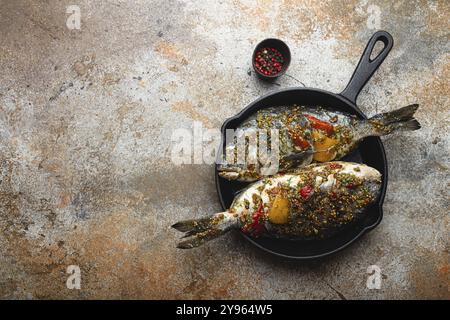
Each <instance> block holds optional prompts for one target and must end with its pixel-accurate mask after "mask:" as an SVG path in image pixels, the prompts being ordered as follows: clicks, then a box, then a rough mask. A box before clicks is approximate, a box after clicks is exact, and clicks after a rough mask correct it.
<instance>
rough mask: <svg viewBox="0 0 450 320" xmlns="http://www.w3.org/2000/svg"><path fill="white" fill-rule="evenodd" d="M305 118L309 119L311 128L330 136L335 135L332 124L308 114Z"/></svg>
mask: <svg viewBox="0 0 450 320" xmlns="http://www.w3.org/2000/svg"><path fill="white" fill-rule="evenodd" d="M305 117H306V118H308V120H309V121H310V122H311V127H313V128H314V129H318V130H322V131H325V132H326V133H327V135H328V136H330V135H332V134H333V132H334V127H333V125H332V124H330V123H328V122H326V121H322V120H319V119H317V118H316V117H314V116H311V115H308V114H307V115H305Z"/></svg>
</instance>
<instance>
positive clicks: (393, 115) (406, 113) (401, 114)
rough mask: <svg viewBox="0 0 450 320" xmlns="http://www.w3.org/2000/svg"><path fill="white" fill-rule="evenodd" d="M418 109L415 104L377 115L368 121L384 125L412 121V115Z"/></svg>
mask: <svg viewBox="0 0 450 320" xmlns="http://www.w3.org/2000/svg"><path fill="white" fill-rule="evenodd" d="M418 108H419V105H418V104H417V103H415V104H410V105H409V106H406V107H403V108H400V109H397V110H394V111H390V112H385V113H380V114H377V115H375V116H373V117H372V118H370V119H369V120H378V121H380V122H381V124H384V125H387V124H390V123H394V122H401V121H408V120H412V119H414V113H415V112H416V111H417V109H418Z"/></svg>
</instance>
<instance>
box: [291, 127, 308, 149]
mask: <svg viewBox="0 0 450 320" xmlns="http://www.w3.org/2000/svg"><path fill="white" fill-rule="evenodd" d="M289 134H290V135H291V137H292V141H294V143H295V145H296V146H299V147H300V148H302V149H308V148H309V142H308V141H307V140H306V139H303V137H301V136H299V135H298V134H296V133H295V132H294V131H293V130H291V129H289Z"/></svg>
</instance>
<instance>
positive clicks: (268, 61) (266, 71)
mask: <svg viewBox="0 0 450 320" xmlns="http://www.w3.org/2000/svg"><path fill="white" fill-rule="evenodd" d="M283 64H284V58H283V55H282V54H281V53H280V52H279V51H278V50H277V49H275V48H262V49H261V50H259V51H257V52H256V56H255V67H256V70H258V71H259V72H261V73H262V74H263V75H266V76H274V75H276V74H278V73H280V71H281V70H282V69H283Z"/></svg>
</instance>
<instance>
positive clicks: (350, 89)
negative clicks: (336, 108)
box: [340, 31, 394, 105]
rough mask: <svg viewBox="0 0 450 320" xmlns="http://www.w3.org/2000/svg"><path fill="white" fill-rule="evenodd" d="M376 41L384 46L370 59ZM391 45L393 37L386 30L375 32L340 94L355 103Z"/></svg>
mask: <svg viewBox="0 0 450 320" xmlns="http://www.w3.org/2000/svg"><path fill="white" fill-rule="evenodd" d="M378 41H381V42H383V44H384V48H383V49H382V50H381V51H380V53H379V54H378V56H376V58H375V59H373V60H372V59H371V58H370V55H371V54H372V51H373V49H374V47H375V44H376V43H377V42H378ZM393 45H394V39H393V38H392V36H391V35H390V34H389V33H388V32H386V31H377V32H375V33H374V35H373V36H372V38H370V40H369V43H368V44H367V46H366V48H365V49H364V52H363V54H362V56H361V59H360V60H359V62H358V65H357V66H356V69H355V71H354V72H353V75H352V77H351V78H350V81H349V82H348V84H347V87H345V89H344V91H342V92H341V93H340V95H341V96H343V97H345V98H347V99H348V100H350V101H351V102H352V103H353V104H355V105H356V98H357V97H358V94H359V93H360V92H361V90H362V88H363V87H364V85H365V84H366V83H367V81H369V79H370V78H371V77H372V75H373V74H374V73H375V71H376V70H377V69H378V67H379V66H380V65H381V64H382V63H383V61H384V59H385V58H386V57H387V55H388V54H389V51H391V49H392V46H393Z"/></svg>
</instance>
